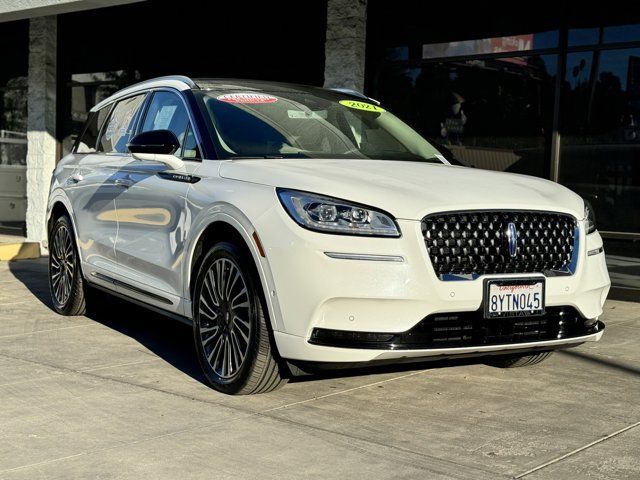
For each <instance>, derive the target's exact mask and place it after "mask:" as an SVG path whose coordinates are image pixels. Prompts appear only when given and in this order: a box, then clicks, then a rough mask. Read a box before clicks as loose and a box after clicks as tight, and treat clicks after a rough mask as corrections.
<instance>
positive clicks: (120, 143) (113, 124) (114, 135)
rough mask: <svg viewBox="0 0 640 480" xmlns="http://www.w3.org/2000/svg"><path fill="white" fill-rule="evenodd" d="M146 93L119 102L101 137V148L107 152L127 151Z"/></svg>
mask: <svg viewBox="0 0 640 480" xmlns="http://www.w3.org/2000/svg"><path fill="white" fill-rule="evenodd" d="M143 100H144V95H136V96H135V97H129V98H125V99H124V100H121V101H120V102H118V103H117V104H116V106H115V108H114V109H113V112H112V113H111V117H109V121H108V122H107V126H106V127H105V128H104V131H103V132H102V137H101V138H100V145H99V150H100V151H101V152H105V153H127V143H128V142H129V138H130V137H131V134H132V133H133V130H134V128H135V125H136V119H137V118H138V113H139V111H140V106H141V105H142V102H143Z"/></svg>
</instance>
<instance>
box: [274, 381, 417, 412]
mask: <svg viewBox="0 0 640 480" xmlns="http://www.w3.org/2000/svg"><path fill="white" fill-rule="evenodd" d="M427 371H428V370H420V371H417V372H411V373H407V374H406V375H400V376H399V377H393V378H387V379H385V380H380V381H378V382H373V383H368V384H366V385H360V386H358V387H353V388H347V389H346V390H340V391H338V392H331V393H327V394H325V395H318V396H316V397H312V398H307V399H306V400H300V401H297V402H293V403H289V404H287V405H280V406H277V407H273V408H270V409H268V410H265V411H264V413H269V412H274V411H276V410H282V409H284V408H289V407H293V406H296V405H302V404H304V403H309V402H315V401H316V400H322V399H324V398H328V397H333V396H335V395H342V394H344V393H349V392H353V391H354V390H360V389H361V388H368V387H374V386H376V385H380V384H383V383H387V382H392V381H394V380H402V379H403V378H407V377H413V376H414V375H420V374H421V373H425V372H427Z"/></svg>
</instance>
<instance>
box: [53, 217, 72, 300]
mask: <svg viewBox="0 0 640 480" xmlns="http://www.w3.org/2000/svg"><path fill="white" fill-rule="evenodd" d="M49 255H50V263H51V273H50V275H51V288H52V290H53V295H54V297H55V300H56V301H57V302H58V304H59V305H65V304H66V303H67V301H68V300H69V297H70V296H71V290H72V286H73V276H74V273H75V266H76V261H75V252H74V249H73V240H72V239H71V232H69V229H68V228H67V227H66V226H65V225H61V226H60V227H59V228H58V229H57V230H56V232H55V235H54V237H53V242H52V243H51V250H50V252H49Z"/></svg>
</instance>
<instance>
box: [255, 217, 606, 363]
mask: <svg viewBox="0 0 640 480" xmlns="http://www.w3.org/2000/svg"><path fill="white" fill-rule="evenodd" d="M398 224H399V226H400V228H401V231H402V237H401V238H394V239H390V238H365V237H353V236H340V235H329V234H321V233H315V232H311V231H308V230H305V229H302V228H300V227H299V226H298V225H297V224H295V223H294V222H293V221H292V220H291V219H290V218H289V217H288V216H287V214H286V213H285V212H284V210H283V209H282V207H281V206H280V205H276V206H274V207H273V208H272V209H270V210H268V211H267V212H266V213H265V214H264V215H262V216H261V217H260V219H259V221H258V222H256V224H255V227H256V230H257V232H258V234H259V236H260V238H261V241H262V243H263V245H264V246H265V248H266V258H265V259H263V262H264V264H263V267H264V269H265V271H269V272H270V275H269V276H268V278H269V284H268V285H267V288H268V294H269V296H270V297H271V300H270V305H271V306H272V310H271V314H272V315H273V316H274V317H275V318H274V319H273V320H274V322H273V323H274V330H275V331H274V336H275V340H276V344H277V347H278V351H279V353H280V355H281V356H282V357H283V358H287V359H291V360H301V361H309V362H370V361H376V360H387V359H402V358H410V357H415V358H419V357H429V356H455V355H466V354H473V353H483V352H487V353H488V352H496V351H509V350H522V349H527V348H530V349H539V348H542V347H544V348H547V349H554V348H561V347H562V346H567V345H576V344H579V343H582V342H585V341H595V340H599V339H600V337H601V336H602V331H601V330H598V331H589V330H585V331H583V332H578V333H576V334H575V335H571V336H564V337H562V338H553V339H552V338H536V339H532V341H528V340H527V339H524V340H523V339H520V340H523V341H518V342H514V343H509V342H508V341H507V342H502V343H499V344H495V343H493V344H487V343H482V342H476V343H473V344H464V345H446V346H441V345H437V344H414V345H409V346H407V348H393V347H391V346H390V345H388V346H384V347H383V348H370V347H371V345H368V346H365V347H366V348H362V347H363V346H362V345H357V343H354V344H352V345H345V344H344V343H343V344H333V345H332V344H326V343H325V344H322V345H320V344H318V342H317V341H315V343H314V339H313V335H314V331H318V329H323V330H329V331H344V332H356V333H358V332H359V333H376V334H384V333H386V334H393V335H397V334H399V333H403V332H410V331H411V330H412V329H414V328H416V326H418V325H419V324H420V323H421V322H423V320H425V319H427V318H429V316H432V315H437V314H442V313H448V312H460V313H464V312H478V311H480V310H481V307H482V296H483V280H484V279H485V278H510V277H518V278H523V277H527V276H539V274H534V275H527V274H518V275H486V276H482V277H480V278H478V279H476V280H465V281H442V280H439V279H438V278H437V276H436V274H435V272H434V270H433V267H432V265H431V262H430V260H429V257H428V255H427V250H426V247H425V245H424V241H423V239H422V233H421V230H420V222H419V221H410V220H399V221H398ZM580 230H581V231H580V235H581V237H580V242H579V245H580V251H579V253H578V265H577V267H576V273H575V274H573V275H571V276H558V277H548V278H547V279H546V289H545V291H546V294H545V295H546V298H545V300H546V306H547V307H571V308H573V309H575V312H576V313H577V314H578V316H579V317H580V318H581V319H582V320H587V321H589V320H593V321H591V322H587V323H588V324H589V323H590V324H591V325H595V324H596V322H595V321H594V320H595V319H597V318H598V316H599V315H600V314H601V313H602V306H603V304H604V300H605V298H606V295H607V293H608V290H609V286H610V281H609V275H608V273H607V269H606V264H605V259H604V254H602V253H600V254H597V255H592V256H588V255H587V252H588V251H591V250H594V249H598V248H600V247H601V246H602V239H601V238H600V235H599V234H597V233H595V234H591V235H589V236H588V237H587V236H585V235H584V229H580ZM327 252H329V253H343V254H365V255H370V256H373V258H375V256H385V257H386V258H390V257H396V259H398V258H399V259H401V261H375V260H371V259H367V260H354V259H352V258H335V257H330V256H328V255H327ZM347 257H348V256H347ZM487 322H489V321H487ZM379 346H380V345H379ZM414 347H415V348H414Z"/></svg>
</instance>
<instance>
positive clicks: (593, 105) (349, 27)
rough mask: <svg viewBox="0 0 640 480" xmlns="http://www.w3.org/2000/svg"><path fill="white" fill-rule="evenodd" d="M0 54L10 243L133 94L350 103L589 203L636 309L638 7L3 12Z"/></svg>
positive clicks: (68, 1) (330, 0)
mask: <svg viewBox="0 0 640 480" xmlns="http://www.w3.org/2000/svg"><path fill="white" fill-rule="evenodd" d="M0 51H1V53H2V56H1V58H2V64H3V67H2V69H1V70H0V233H4V234H7V233H15V234H17V235H24V236H26V237H27V239H28V240H30V241H34V242H40V241H42V240H44V239H45V237H46V230H45V221H44V216H45V206H46V205H45V204H46V198H47V194H48V188H49V181H50V177H51V172H52V170H53V168H54V166H55V163H56V161H58V160H59V159H60V158H62V157H63V156H64V155H65V154H66V153H68V152H69V150H70V148H71V146H72V145H73V142H74V140H75V138H76V136H77V134H78V132H79V129H80V128H81V126H82V125H83V123H84V121H85V120H86V118H87V112H88V111H89V109H90V108H91V107H92V106H93V105H95V104H96V103H97V102H99V101H100V100H102V99H104V98H106V97H107V96H109V95H111V94H112V93H113V92H115V91H116V90H118V89H120V88H123V87H125V86H127V85H130V84H132V83H135V82H138V81H140V80H144V79H148V78H152V77H156V76H162V75H169V74H181V75H187V76H190V77H195V78H199V77H200V78H201V77H231V78H258V79H265V80H277V81H286V82H294V83H306V84H312V85H320V86H321V85H325V86H329V87H346V88H354V89H358V90H363V91H364V93H365V94H367V95H369V96H371V97H374V98H376V99H378V100H380V101H381V102H382V105H383V106H384V107H385V108H386V109H388V110H390V111H392V112H394V113H395V114H397V115H398V116H400V117H401V118H402V119H404V120H405V121H406V122H407V123H409V124H410V125H411V126H412V127H413V128H415V129H416V130H417V131H418V132H420V133H421V134H423V135H424V136H425V137H426V138H428V139H429V140H430V141H432V142H434V143H436V144H438V145H439V146H440V147H441V150H442V152H443V154H445V156H447V155H450V156H452V157H455V158H456V159H457V160H458V161H459V162H461V163H463V164H466V165H468V166H471V167H475V168H481V169H490V170H499V171H507V172H514V173H523V174H527V175H535V176H538V177H542V178H547V179H550V180H553V181H556V182H559V183H561V184H563V185H565V186H567V187H568V188H570V189H572V190H573V191H575V192H577V193H578V194H580V195H581V196H582V197H584V198H585V199H587V200H588V201H589V202H590V203H591V204H592V205H593V208H594V210H595V212H596V218H597V223H598V228H599V230H600V232H601V234H602V236H603V237H604V239H605V251H606V254H607V259H608V260H607V261H608V263H609V268H610V272H611V276H612V281H613V284H614V291H613V293H614V295H616V296H618V297H621V298H626V299H631V300H637V301H640V4H639V3H638V2H623V1H617V0H612V1H609V2H604V3H602V2H601V3H599V4H597V5H594V6H589V4H588V3H585V2H575V1H565V2H563V1H555V2H547V1H538V2H468V3H467V2H462V3H455V4H453V3H451V2H422V1H408V0H393V1H392V0H368V1H367V0H282V1H279V0H273V1H269V2H247V1H244V2H243V1H242V0H237V1H235V2H197V1H192V0H183V1H181V2H167V1H161V0H143V1H137V0H136V1H130V0H129V1H128V0H114V1H106V0H22V1H18V0H4V1H0ZM454 194H455V186H452V195H454ZM506 200H507V199H506Z"/></svg>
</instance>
